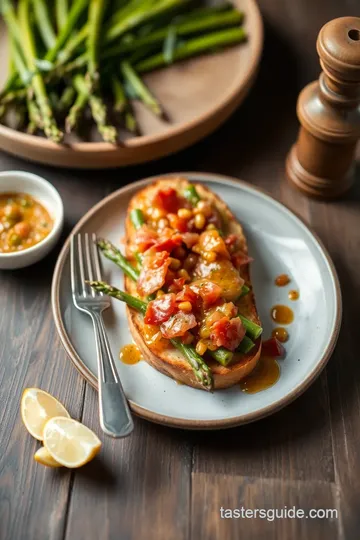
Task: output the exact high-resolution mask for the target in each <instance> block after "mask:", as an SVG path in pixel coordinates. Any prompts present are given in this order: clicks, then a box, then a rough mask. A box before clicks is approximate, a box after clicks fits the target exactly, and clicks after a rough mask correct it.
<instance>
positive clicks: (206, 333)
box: [199, 326, 210, 339]
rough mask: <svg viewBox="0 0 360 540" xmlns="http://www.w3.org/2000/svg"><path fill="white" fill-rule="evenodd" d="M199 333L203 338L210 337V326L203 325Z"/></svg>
mask: <svg viewBox="0 0 360 540" xmlns="http://www.w3.org/2000/svg"><path fill="white" fill-rule="evenodd" d="M199 333H200V337H201V338H204V339H207V338H208V337H210V328H209V327H208V326H202V327H201V328H200V332H199Z"/></svg>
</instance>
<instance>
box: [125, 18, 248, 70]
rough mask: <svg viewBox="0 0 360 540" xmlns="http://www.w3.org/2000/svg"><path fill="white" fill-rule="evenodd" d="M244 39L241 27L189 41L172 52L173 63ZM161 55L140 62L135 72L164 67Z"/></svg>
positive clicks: (243, 31)
mask: <svg viewBox="0 0 360 540" xmlns="http://www.w3.org/2000/svg"><path fill="white" fill-rule="evenodd" d="M245 39H246V32H245V30H244V29H243V28H242V27H238V28H230V29H227V30H221V31H217V32H212V33H210V34H205V35H204V36H199V37H196V38H192V39H189V41H186V42H185V43H179V44H178V45H177V47H176V49H175V51H174V61H179V60H184V59H185V58H189V57H191V56H196V55H200V54H204V53H208V52H209V51H211V50H214V49H217V48H219V47H227V46H229V45H234V44H235V43H240V42H241V41H244V40H245ZM166 65H167V64H166V61H165V59H164V55H163V53H162V52H161V53H158V54H155V55H153V56H150V57H149V58H146V59H145V60H141V61H140V62H139V63H138V64H136V65H135V69H136V71H138V72H139V73H145V72H147V71H152V70H154V69H158V68H161V67H164V66H166Z"/></svg>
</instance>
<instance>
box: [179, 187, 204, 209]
mask: <svg viewBox="0 0 360 540" xmlns="http://www.w3.org/2000/svg"><path fill="white" fill-rule="evenodd" d="M183 195H184V197H185V199H187V200H188V201H189V202H190V203H191V204H192V206H196V205H197V203H198V202H199V201H200V200H201V199H200V195H199V194H198V192H197V191H196V187H195V186H194V185H193V184H190V185H189V186H188V187H187V188H185V189H184V193H183Z"/></svg>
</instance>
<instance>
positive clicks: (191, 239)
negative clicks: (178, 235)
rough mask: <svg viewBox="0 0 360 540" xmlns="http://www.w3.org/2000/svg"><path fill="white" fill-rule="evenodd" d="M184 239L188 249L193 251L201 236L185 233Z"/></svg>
mask: <svg viewBox="0 0 360 540" xmlns="http://www.w3.org/2000/svg"><path fill="white" fill-rule="evenodd" d="M182 239H183V242H184V244H185V245H186V247H187V248H188V249H191V248H192V247H193V246H194V245H195V244H197V243H198V242H199V235H198V233H192V232H185V233H184V234H183V235H182Z"/></svg>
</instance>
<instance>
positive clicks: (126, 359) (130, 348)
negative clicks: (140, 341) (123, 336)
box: [119, 343, 142, 365]
mask: <svg viewBox="0 0 360 540" xmlns="http://www.w3.org/2000/svg"><path fill="white" fill-rule="evenodd" d="M119 357H120V360H121V361H122V362H123V363H124V364H128V365H133V364H137V363H138V362H140V360H141V359H142V356H141V352H140V350H139V348H138V347H137V346H136V345H134V344H133V343H130V344H129V345H124V347H121V349H120V354H119Z"/></svg>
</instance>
